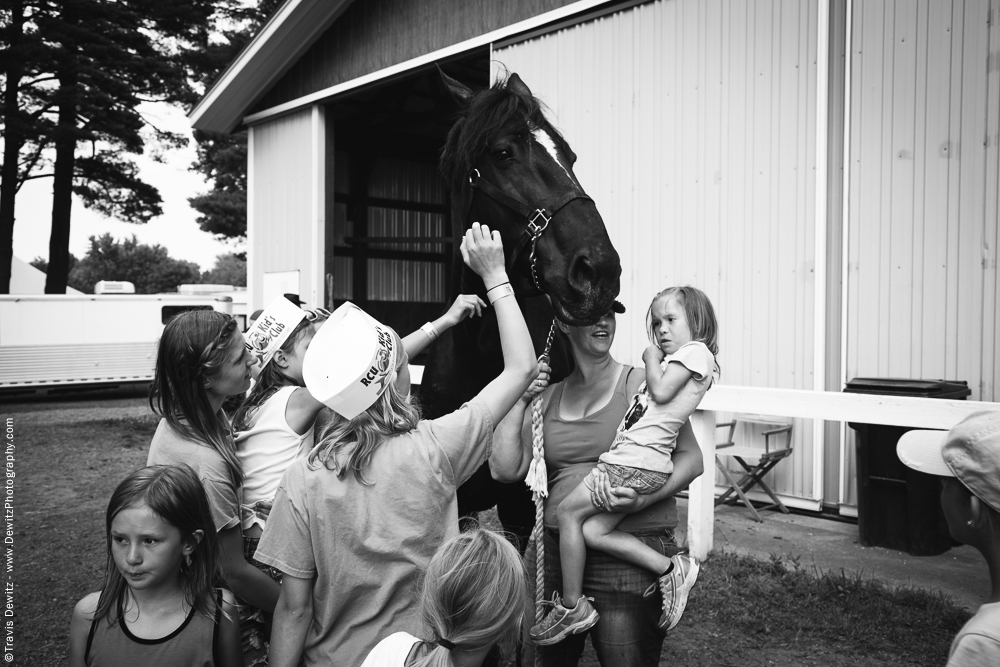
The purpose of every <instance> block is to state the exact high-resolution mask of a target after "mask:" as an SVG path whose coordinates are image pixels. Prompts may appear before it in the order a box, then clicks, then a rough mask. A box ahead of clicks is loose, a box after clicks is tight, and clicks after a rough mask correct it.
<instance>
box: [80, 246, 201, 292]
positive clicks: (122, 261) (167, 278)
mask: <svg viewBox="0 0 1000 667" xmlns="http://www.w3.org/2000/svg"><path fill="white" fill-rule="evenodd" d="M89 240H90V248H89V249H88V250H87V254H86V255H85V256H84V258H83V259H81V260H80V261H79V262H78V263H77V264H76V266H75V267H74V268H73V270H72V271H71V272H70V276H69V283H70V285H72V286H73V287H75V288H76V289H78V290H80V291H82V292H87V293H88V294H89V293H92V292H93V291H94V284H95V283H97V282H98V281H99V280H127V281H128V282H130V283H132V284H133V285H135V291H136V294H159V293H161V292H176V291H177V286H178V285H182V284H187V283H197V282H201V271H199V269H198V265H197V264H195V263H194V262H187V261H184V260H180V259H174V258H173V257H171V256H170V254H169V253H168V252H167V249H166V248H164V247H163V246H161V245H159V244H156V245H146V244H143V243H139V241H138V239H136V237H135V235H133V236H132V238H130V239H125V240H124V241H116V240H115V239H114V238H113V237H112V236H111V234H104V235H102V236H100V237H95V236H91V237H90V239H89Z"/></svg>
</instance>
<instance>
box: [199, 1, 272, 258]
mask: <svg viewBox="0 0 1000 667" xmlns="http://www.w3.org/2000/svg"><path fill="white" fill-rule="evenodd" d="M281 4H282V3H281V1H280V0H260V2H258V3H257V4H255V5H252V6H245V7H240V8H237V9H234V10H233V11H232V12H230V14H229V19H230V20H229V25H230V26H231V27H230V28H228V29H226V30H224V31H222V37H223V39H222V40H219V41H214V42H213V43H212V44H211V45H209V47H208V48H206V49H205V50H204V51H202V52H193V53H192V54H191V62H192V68H193V69H195V70H196V71H200V74H201V80H202V82H204V83H205V85H206V87H208V85H210V84H211V83H212V81H214V80H215V78H216V77H218V75H219V74H221V72H222V71H223V70H224V69H225V67H226V66H227V65H229V63H231V62H232V61H233V60H234V59H235V58H236V56H237V55H238V54H239V52H240V50H242V49H243V47H244V46H245V45H246V43H247V42H249V41H250V40H251V39H252V38H253V36H254V35H255V34H257V32H258V31H259V30H260V29H261V27H263V25H264V24H265V23H266V22H267V20H268V19H269V18H270V17H271V15H272V14H274V12H275V11H276V10H277V9H278V7H280V6H281ZM194 138H195V141H197V142H198V159H197V160H196V162H195V163H194V165H193V166H192V169H193V170H194V171H198V172H200V173H202V174H204V176H205V177H206V178H207V179H208V180H209V182H210V183H211V186H212V188H211V190H209V191H208V192H205V193H202V194H200V195H198V196H196V197H192V198H190V199H188V202H189V203H190V204H191V207H192V208H194V209H195V210H196V211H198V213H199V214H200V215H199V216H198V225H199V226H200V227H201V229H202V230H204V231H206V232H209V233H211V234H215V235H216V236H218V237H221V238H227V239H242V238H245V237H246V233H247V142H246V136H244V135H242V134H222V133H218V132H203V131H196V132H195V133H194Z"/></svg>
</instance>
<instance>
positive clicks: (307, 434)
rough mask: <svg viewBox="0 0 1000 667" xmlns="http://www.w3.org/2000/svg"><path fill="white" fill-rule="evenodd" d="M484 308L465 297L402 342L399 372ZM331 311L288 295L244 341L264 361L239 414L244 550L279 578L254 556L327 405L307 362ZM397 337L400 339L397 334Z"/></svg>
mask: <svg viewBox="0 0 1000 667" xmlns="http://www.w3.org/2000/svg"><path fill="white" fill-rule="evenodd" d="M485 307H486V304H485V303H483V301H482V299H480V298H479V297H478V296H476V295H467V294H462V295H459V296H458V298H457V299H455V302H454V303H453V304H452V305H451V307H450V308H449V309H448V310H447V311H446V312H445V313H444V315H442V316H441V317H439V318H438V319H437V320H435V321H434V322H427V323H426V324H424V325H423V326H422V327H421V328H419V329H417V330H416V331H414V332H413V333H411V334H410V335H408V336H407V337H406V338H404V339H402V341H400V342H401V343H402V346H401V347H402V351H403V352H404V354H403V355H401V357H400V360H399V366H400V368H401V372H404V373H405V372H406V364H407V359H408V358H409V357H413V356H416V355H417V354H419V353H420V352H422V351H423V350H424V348H426V347H427V346H428V345H429V344H430V342H431V341H433V340H434V339H435V338H437V337H438V335H439V334H440V333H442V332H444V331H445V330H447V329H449V328H451V327H453V326H455V325H456V324H458V323H459V322H461V321H462V320H463V319H465V318H466V317H470V316H472V317H475V316H476V315H482V309H483V308H485ZM329 317H330V313H329V311H326V310H323V309H322V308H318V309H316V310H301V309H299V308H298V307H297V306H295V305H294V304H292V303H291V302H290V301H288V300H287V299H285V298H284V297H279V298H277V299H275V300H274V301H273V302H272V303H271V304H269V305H268V307H267V309H266V310H264V311H263V312H262V313H261V315H260V316H259V317H258V318H257V319H256V320H255V321H254V324H253V325H252V326H251V327H250V328H249V329H248V330H247V333H246V339H247V341H246V343H247V348H248V350H250V351H251V352H254V353H257V354H258V355H259V356H260V364H259V365H258V366H257V367H255V369H254V372H255V375H256V382H255V384H254V386H253V388H252V389H251V390H250V394H249V395H248V396H247V398H246V399H245V400H244V401H243V404H242V405H241V406H240V407H239V409H238V410H237V411H236V415H235V417H234V419H233V430H234V431H235V432H236V455H237V456H238V457H239V460H240V464H241V465H242V467H243V474H244V477H243V518H242V525H243V553H244V555H245V556H246V558H247V560H248V561H249V562H250V563H252V564H253V565H254V566H256V567H257V568H259V569H261V570H263V571H264V572H266V573H267V574H268V575H270V576H271V577H272V578H273V579H274V580H275V581H279V582H280V581H281V573H280V571H278V570H275V569H274V568H270V567H267V566H266V565H263V564H261V563H260V562H258V561H257V560H256V559H255V558H254V554H255V553H256V551H257V544H258V543H259V541H260V536H261V534H262V533H263V529H264V526H265V525H266V523H267V512H268V511H269V509H270V505H271V502H272V501H273V500H274V496H275V494H276V493H277V491H278V484H279V482H280V481H281V477H282V476H283V475H284V474H285V471H286V470H287V469H288V468H289V467H290V466H291V465H292V464H293V463H294V462H295V461H296V460H297V459H299V458H302V457H305V456H306V455H307V454H308V453H309V451H310V450H311V449H312V448H313V444H314V436H313V430H314V425H315V422H316V417H317V416H318V415H319V412H320V411H321V410H322V409H323V408H324V407H325V406H324V404H323V403H321V402H320V401H318V400H316V399H315V398H314V397H313V395H312V394H310V393H309V390H308V389H306V387H305V380H304V379H303V370H302V364H303V361H304V359H305V355H306V350H307V349H308V348H309V343H310V342H311V341H312V339H313V336H314V335H315V334H316V331H318V330H319V327H320V326H322V324H323V322H325V321H326V320H327V319H329ZM394 335H395V334H394Z"/></svg>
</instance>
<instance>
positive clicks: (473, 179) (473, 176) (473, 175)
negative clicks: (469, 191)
mask: <svg viewBox="0 0 1000 667" xmlns="http://www.w3.org/2000/svg"><path fill="white" fill-rule="evenodd" d="M479 176H480V175H479V170H478V169H473V170H472V171H470V172H469V185H470V186H471V187H473V188H474V187H476V185H478V184H479Z"/></svg>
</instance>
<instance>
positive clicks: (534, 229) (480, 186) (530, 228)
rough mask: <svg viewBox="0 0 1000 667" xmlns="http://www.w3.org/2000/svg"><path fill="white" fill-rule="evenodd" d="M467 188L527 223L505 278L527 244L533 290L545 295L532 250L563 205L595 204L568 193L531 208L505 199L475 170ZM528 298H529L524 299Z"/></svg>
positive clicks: (506, 196) (508, 198)
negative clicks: (577, 202) (581, 201)
mask: <svg viewBox="0 0 1000 667" xmlns="http://www.w3.org/2000/svg"><path fill="white" fill-rule="evenodd" d="M469 187H471V188H472V189H473V193H472V197H473V198H475V196H476V191H479V192H482V193H483V194H485V195H487V196H489V197H490V198H491V199H493V200H494V201H496V202H497V203H499V204H501V205H503V206H505V207H506V208H509V209H510V210H512V211H514V212H515V213H518V214H519V215H520V216H521V217H522V218H525V219H526V220H527V221H528V224H527V226H526V227H525V229H524V232H522V233H521V235H520V236H519V237H518V239H517V242H516V243H515V244H514V249H513V250H512V251H511V253H510V259H508V260H507V274H508V275H510V274H512V273H513V267H514V263H515V262H516V261H517V260H518V258H519V257H520V256H521V253H522V252H523V251H524V248H525V246H526V245H528V244H529V243H530V244H531V255H530V261H531V280H532V282H533V283H534V284H535V289H536V290H537V292H536V294H544V293H545V290H543V289H542V286H541V284H540V283H539V280H538V272H537V269H536V268H535V262H536V257H535V246H536V245H537V244H538V239H539V238H541V236H542V233H543V232H544V231H545V230H546V229H548V226H549V223H550V222H552V218H554V217H555V216H556V213H558V212H559V211H560V209H562V208H563V207H564V206H566V204H568V203H570V202H571V201H574V200H576V199H585V200H587V201H589V202H592V201H594V200H593V199H591V198H590V197H589V196H587V195H586V194H585V193H583V192H579V191H574V190H571V191H569V192H564V193H563V194H561V195H559V196H557V197H553V198H552V199H549V200H547V201H546V202H543V205H542V206H539V207H537V208H532V207H531V206H529V205H528V204H525V203H524V202H523V201H521V200H520V199H517V198H516V197H512V196H510V195H508V194H507V193H505V192H504V191H502V190H501V189H500V188H498V187H497V186H495V185H493V184H492V183H490V182H489V181H488V180H486V179H485V178H483V176H482V175H481V174H480V173H479V170H478V169H473V170H472V171H470V172H469ZM471 208H472V199H470V200H469V209H470V210H471ZM527 295H528V294H526V295H525V296H527Z"/></svg>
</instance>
